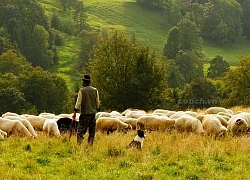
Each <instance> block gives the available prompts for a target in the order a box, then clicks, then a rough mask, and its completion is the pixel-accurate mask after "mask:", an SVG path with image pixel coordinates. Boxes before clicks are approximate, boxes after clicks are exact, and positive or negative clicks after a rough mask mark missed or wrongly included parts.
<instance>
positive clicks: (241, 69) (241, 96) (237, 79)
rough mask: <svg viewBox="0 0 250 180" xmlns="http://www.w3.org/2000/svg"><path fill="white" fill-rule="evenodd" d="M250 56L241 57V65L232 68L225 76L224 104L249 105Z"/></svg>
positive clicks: (229, 105)
mask: <svg viewBox="0 0 250 180" xmlns="http://www.w3.org/2000/svg"><path fill="white" fill-rule="evenodd" d="M249 67H250V56H247V57H241V58H240V61H239V65H238V66H237V67H236V68H234V69H230V70H229V71H228V73H227V75H226V77H225V80H224V82H225V84H226V86H225V88H224V93H225V98H224V101H223V105H224V106H228V107H231V106H236V105H241V106H249V104H250V101H249V98H250V97H249V91H248V90H249V88H250V69H249Z"/></svg>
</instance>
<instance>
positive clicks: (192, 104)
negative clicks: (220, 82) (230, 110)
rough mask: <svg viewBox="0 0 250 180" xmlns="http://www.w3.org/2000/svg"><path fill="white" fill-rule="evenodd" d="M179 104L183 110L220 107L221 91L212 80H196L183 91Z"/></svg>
mask: <svg viewBox="0 0 250 180" xmlns="http://www.w3.org/2000/svg"><path fill="white" fill-rule="evenodd" d="M178 104H179V106H180V107H182V108H183V109H203V108H208V107H211V106H219V105H220V97H219V91H218V90H217V88H216V86H215V85H214V84H213V82H212V81H211V80H209V79H206V78H196V79H194V80H193V81H192V82H191V83H190V84H187V85H186V87H185V88H184V89H183V92H182V93H181V95H180V99H179V102H178Z"/></svg>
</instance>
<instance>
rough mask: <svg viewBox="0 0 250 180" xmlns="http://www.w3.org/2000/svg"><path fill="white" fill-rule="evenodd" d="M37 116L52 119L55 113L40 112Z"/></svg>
mask: <svg viewBox="0 0 250 180" xmlns="http://www.w3.org/2000/svg"><path fill="white" fill-rule="evenodd" d="M38 116H40V117H43V118H46V119H53V118H54V117H56V115H55V114H53V113H46V112H43V113H40V114H39V115H38Z"/></svg>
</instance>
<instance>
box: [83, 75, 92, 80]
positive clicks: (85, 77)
mask: <svg viewBox="0 0 250 180" xmlns="http://www.w3.org/2000/svg"><path fill="white" fill-rule="evenodd" d="M90 79H91V77H90V75H88V74H86V75H84V76H83V78H82V80H84V81H90Z"/></svg>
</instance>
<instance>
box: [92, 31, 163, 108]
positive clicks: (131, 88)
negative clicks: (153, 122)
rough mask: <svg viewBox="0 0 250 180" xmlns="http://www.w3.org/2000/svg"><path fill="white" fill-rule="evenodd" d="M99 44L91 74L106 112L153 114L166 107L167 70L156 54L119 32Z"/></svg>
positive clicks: (102, 39) (101, 40)
mask: <svg viewBox="0 0 250 180" xmlns="http://www.w3.org/2000/svg"><path fill="white" fill-rule="evenodd" d="M97 44H98V45H97V47H96V48H95V49H94V59H93V61H92V62H91V68H90V71H91V74H92V76H93V78H94V81H95V82H94V84H95V86H96V87H97V88H98V89H99V90H100V92H101V96H102V106H103V107H104V109H109V108H110V109H116V110H120V111H122V110H124V109H127V108H129V107H134V108H142V109H145V110H150V109H153V108H155V107H161V106H162V105H163V101H164V98H163V92H164V90H165V89H166V78H165V77H166V76H165V75H166V67H165V65H164V63H163V62H162V61H161V60H160V59H159V58H158V57H157V55H156V53H155V52H151V51H150V50H149V48H148V47H143V46H140V45H139V44H138V43H137V42H136V41H131V40H129V39H128V38H127V36H126V34H124V33H121V32H117V31H116V32H112V33H111V34H109V35H108V37H103V38H101V39H100V40H99V41H98V43H97Z"/></svg>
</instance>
